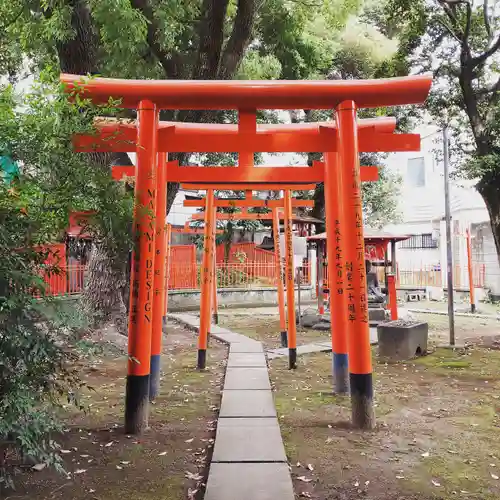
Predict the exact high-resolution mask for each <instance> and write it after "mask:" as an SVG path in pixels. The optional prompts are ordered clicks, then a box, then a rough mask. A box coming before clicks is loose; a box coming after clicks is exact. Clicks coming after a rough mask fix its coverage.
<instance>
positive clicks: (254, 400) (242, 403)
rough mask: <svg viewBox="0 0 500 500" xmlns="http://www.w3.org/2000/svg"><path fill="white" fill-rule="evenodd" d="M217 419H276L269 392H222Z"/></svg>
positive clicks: (271, 396)
mask: <svg viewBox="0 0 500 500" xmlns="http://www.w3.org/2000/svg"><path fill="white" fill-rule="evenodd" d="M219 417H220V418H225V417H276V409H275V407H274V401H273V395H272V393H271V391H254V390H248V391H246V390H242V391H233V390H224V391H223V392H222V403H221V407H220V413H219Z"/></svg>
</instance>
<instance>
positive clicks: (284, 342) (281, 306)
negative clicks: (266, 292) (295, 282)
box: [273, 208, 288, 347]
mask: <svg viewBox="0 0 500 500" xmlns="http://www.w3.org/2000/svg"><path fill="white" fill-rule="evenodd" d="M273 236H274V259H275V264H276V287H277V290H278V310H279V315H280V336H281V347H287V346H288V337H287V331H286V312H285V284H284V283H283V273H282V267H281V252H280V217H279V209H278V208H273Z"/></svg>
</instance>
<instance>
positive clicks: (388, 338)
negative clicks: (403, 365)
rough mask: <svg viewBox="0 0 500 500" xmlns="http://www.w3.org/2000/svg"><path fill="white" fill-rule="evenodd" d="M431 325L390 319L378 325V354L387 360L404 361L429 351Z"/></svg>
mask: <svg viewBox="0 0 500 500" xmlns="http://www.w3.org/2000/svg"><path fill="white" fill-rule="evenodd" d="M428 333H429V325H428V324H427V323H409V322H405V321H401V320H398V321H390V322H388V323H382V324H380V325H378V327H377V336H378V345H379V350H378V355H379V357H380V358H381V359H383V360H386V361H404V360H407V359H412V358H414V357H416V356H421V355H423V354H425V353H426V352H427V339H428Z"/></svg>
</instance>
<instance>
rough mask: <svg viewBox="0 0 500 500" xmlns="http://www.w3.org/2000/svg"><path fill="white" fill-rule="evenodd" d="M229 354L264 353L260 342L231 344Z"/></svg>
mask: <svg viewBox="0 0 500 500" xmlns="http://www.w3.org/2000/svg"><path fill="white" fill-rule="evenodd" d="M229 352H262V353H263V352H264V348H263V347H262V342H257V341H253V342H233V343H232V344H231V347H230V348H229Z"/></svg>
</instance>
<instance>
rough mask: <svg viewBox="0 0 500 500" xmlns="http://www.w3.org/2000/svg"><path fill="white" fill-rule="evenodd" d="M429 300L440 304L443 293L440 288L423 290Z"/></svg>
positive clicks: (429, 287)
mask: <svg viewBox="0 0 500 500" xmlns="http://www.w3.org/2000/svg"><path fill="white" fill-rule="evenodd" d="M425 291H426V293H427V296H428V297H429V300H435V301H438V302H441V301H443V300H444V291H443V287H441V286H428V287H426V288H425Z"/></svg>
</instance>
